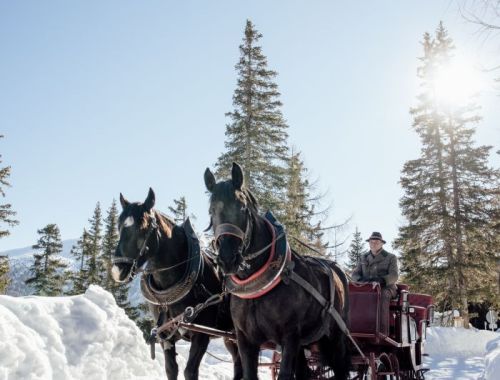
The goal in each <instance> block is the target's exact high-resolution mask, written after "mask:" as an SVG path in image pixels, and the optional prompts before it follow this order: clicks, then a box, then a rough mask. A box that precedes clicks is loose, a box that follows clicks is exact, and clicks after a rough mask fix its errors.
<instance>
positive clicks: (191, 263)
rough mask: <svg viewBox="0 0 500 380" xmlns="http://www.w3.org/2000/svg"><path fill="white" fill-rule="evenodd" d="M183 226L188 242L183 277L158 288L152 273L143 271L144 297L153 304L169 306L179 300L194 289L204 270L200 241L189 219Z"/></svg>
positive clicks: (142, 291)
mask: <svg viewBox="0 0 500 380" xmlns="http://www.w3.org/2000/svg"><path fill="white" fill-rule="evenodd" d="M183 227H184V232H185V234H186V238H187V242H188V255H187V260H186V261H187V263H188V264H187V266H186V271H185V272H184V275H183V276H182V278H181V279H180V280H179V281H178V282H177V283H175V284H174V285H172V286H171V287H169V288H167V289H158V288H157V287H156V286H155V285H154V284H153V281H152V280H153V274H152V273H143V275H142V277H141V293H142V295H143V296H144V298H146V300H147V301H148V302H150V303H152V304H155V305H160V306H165V305H167V306H168V305H172V304H175V303H177V302H179V301H180V300H182V299H183V298H184V297H186V296H187V295H188V294H189V292H190V291H191V290H192V289H193V286H194V285H195V283H196V281H197V280H198V276H199V274H200V272H202V271H203V259H202V257H201V254H200V243H199V241H198V237H197V236H196V234H195V233H194V231H193V228H192V226H191V223H190V221H189V219H188V220H186V221H185V222H184V225H183Z"/></svg>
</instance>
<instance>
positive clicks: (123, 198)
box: [120, 193, 130, 208]
mask: <svg viewBox="0 0 500 380" xmlns="http://www.w3.org/2000/svg"><path fill="white" fill-rule="evenodd" d="M120 203H121V205H122V208H125V207H127V206H128V205H129V204H130V202H129V201H127V200H126V199H125V197H124V196H123V194H122V193H120Z"/></svg>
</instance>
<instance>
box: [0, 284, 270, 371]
mask: <svg viewBox="0 0 500 380" xmlns="http://www.w3.org/2000/svg"><path fill="white" fill-rule="evenodd" d="M176 351H177V353H178V355H177V363H178V364H179V378H180V379H183V376H182V373H183V370H184V368H185V366H186V358H187V357H188V353H189V343H188V342H184V341H179V342H177V344H176ZM209 352H210V353H212V355H214V354H215V356H216V357H214V356H210V354H208V355H205V357H204V359H203V361H202V364H201V366H200V379H207V380H215V379H217V380H222V379H228V380H229V379H232V376H233V365H232V363H231V356H230V355H229V353H228V352H227V351H226V350H225V347H224V345H223V344H222V340H221V339H214V340H212V341H211V342H210V345H209ZM221 360H222V361H221ZM263 361H269V359H268V358H267V357H266V358H263ZM259 376H260V378H261V379H269V378H270V372H269V370H268V369H265V368H263V369H261V370H259ZM10 379H44V380H45V379H56V380H59V379H61V380H63V379H64V380H67V379H76V380H79V379H81V380H94V379H95V380H102V379H108V380H112V379H117V380H118V379H120V380H126V379H148V380H149V379H162V380H164V379H166V374H165V370H164V359H163V353H162V351H161V348H160V347H159V345H156V360H151V358H150V348H149V346H148V345H146V343H145V342H144V339H143V337H142V332H141V331H140V330H139V328H138V327H137V326H136V325H135V324H134V322H133V321H131V320H130V319H129V318H128V317H127V315H126V314H125V312H124V311H123V310H122V309H120V308H119V307H118V306H117V305H116V302H115V300H114V298H113V296H112V295H111V294H110V293H108V292H106V291H105V290H103V289H102V288H100V287H98V286H95V285H92V286H90V288H89V289H88V290H87V291H86V292H85V294H82V295H78V296H71V297H35V296H27V297H11V296H0V380H10Z"/></svg>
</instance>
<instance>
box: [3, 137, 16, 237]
mask: <svg viewBox="0 0 500 380" xmlns="http://www.w3.org/2000/svg"><path fill="white" fill-rule="evenodd" d="M1 138H3V135H0V139H1ZM1 158H2V155H1V154H0V164H1V163H2V160H1ZM9 176H10V166H5V167H3V168H2V167H0V195H1V196H2V197H3V198H5V191H4V188H5V187H10V184H9V182H8V179H9ZM15 215H16V213H15V211H13V210H12V205H11V204H10V203H4V204H0V223H5V224H7V225H8V226H10V227H14V226H15V225H17V224H18V223H19V222H18V221H17V220H15V219H13V218H14V216H15ZM8 235H9V230H8V229H3V228H0V239H1V238H2V237H5V236H8Z"/></svg>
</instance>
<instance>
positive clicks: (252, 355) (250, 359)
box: [236, 330, 260, 380]
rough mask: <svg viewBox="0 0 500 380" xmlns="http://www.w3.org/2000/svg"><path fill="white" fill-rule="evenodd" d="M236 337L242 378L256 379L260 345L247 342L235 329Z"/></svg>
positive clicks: (247, 379) (246, 379)
mask: <svg viewBox="0 0 500 380" xmlns="http://www.w3.org/2000/svg"><path fill="white" fill-rule="evenodd" d="M236 338H237V341H238V353H239V356H240V359H241V364H242V367H243V378H244V379H245V380H258V377H257V367H258V365H259V351H260V347H259V346H258V345H257V346H256V345H254V344H252V343H251V342H249V341H248V339H247V338H246V337H245V335H244V334H243V333H242V332H241V331H240V330H236Z"/></svg>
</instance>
